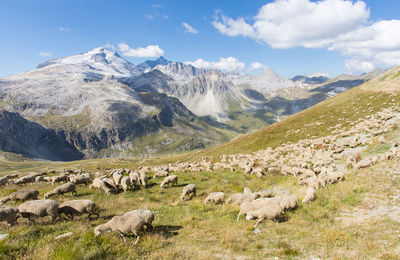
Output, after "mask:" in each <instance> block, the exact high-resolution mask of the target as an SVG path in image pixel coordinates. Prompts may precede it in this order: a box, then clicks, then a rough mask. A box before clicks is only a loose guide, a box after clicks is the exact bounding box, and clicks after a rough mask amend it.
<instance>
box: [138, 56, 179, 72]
mask: <svg viewBox="0 0 400 260" xmlns="http://www.w3.org/2000/svg"><path fill="white" fill-rule="evenodd" d="M170 63H172V62H171V61H169V60H167V59H165V58H164V57H163V56H161V57H159V58H158V59H156V60H146V61H145V62H143V63H140V64H139V65H137V67H138V69H139V70H140V71H142V72H148V71H150V70H151V69H153V68H154V67H155V66H157V65H167V64H170Z"/></svg>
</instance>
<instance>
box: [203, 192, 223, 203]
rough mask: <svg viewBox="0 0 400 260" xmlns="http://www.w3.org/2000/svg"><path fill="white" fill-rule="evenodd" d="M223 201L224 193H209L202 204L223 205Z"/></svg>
mask: <svg viewBox="0 0 400 260" xmlns="http://www.w3.org/2000/svg"><path fill="white" fill-rule="evenodd" d="M224 200H225V193H223V192H212V193H210V194H209V195H208V196H207V198H206V199H205V200H204V204H207V203H209V202H212V203H214V204H218V203H222V204H223V203H224Z"/></svg>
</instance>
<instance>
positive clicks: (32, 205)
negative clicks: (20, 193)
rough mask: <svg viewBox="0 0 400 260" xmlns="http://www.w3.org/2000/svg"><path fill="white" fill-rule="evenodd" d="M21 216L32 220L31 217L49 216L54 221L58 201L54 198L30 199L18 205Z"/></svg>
mask: <svg viewBox="0 0 400 260" xmlns="http://www.w3.org/2000/svg"><path fill="white" fill-rule="evenodd" d="M18 210H19V212H20V214H21V216H22V217H24V218H27V219H28V221H32V222H33V218H38V217H45V216H50V217H51V220H52V221H54V220H55V219H56V218H57V217H58V211H57V210H58V203H57V202H55V201H54V200H30V201H26V202H24V203H22V204H21V205H19V207H18Z"/></svg>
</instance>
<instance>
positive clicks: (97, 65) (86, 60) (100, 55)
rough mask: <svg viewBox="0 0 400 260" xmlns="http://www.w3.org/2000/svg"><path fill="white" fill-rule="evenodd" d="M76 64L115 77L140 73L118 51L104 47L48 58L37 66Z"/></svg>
mask: <svg viewBox="0 0 400 260" xmlns="http://www.w3.org/2000/svg"><path fill="white" fill-rule="evenodd" d="M78 64H85V65H89V66H90V67H91V68H92V69H93V70H94V71H96V73H100V74H104V75H114V76H116V77H129V76H135V75H138V74H139V73H140V72H139V70H138V69H137V67H136V66H135V65H133V64H132V63H130V62H129V61H127V60H125V59H123V58H122V57H121V56H120V55H119V54H118V53H116V52H114V51H111V50H109V49H107V48H104V47H98V48H95V49H92V50H90V51H88V52H85V53H81V54H77V55H73V56H68V57H63V58H57V59H50V60H47V61H46V62H44V63H41V64H39V66H38V68H43V67H46V66H57V65H58V66H60V65H78Z"/></svg>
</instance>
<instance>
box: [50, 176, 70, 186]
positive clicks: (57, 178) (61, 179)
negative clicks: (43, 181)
mask: <svg viewBox="0 0 400 260" xmlns="http://www.w3.org/2000/svg"><path fill="white" fill-rule="evenodd" d="M67 181H68V175H67V174H63V175H59V176H52V177H51V184H52V185H54V184H55V183H56V182H67Z"/></svg>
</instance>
